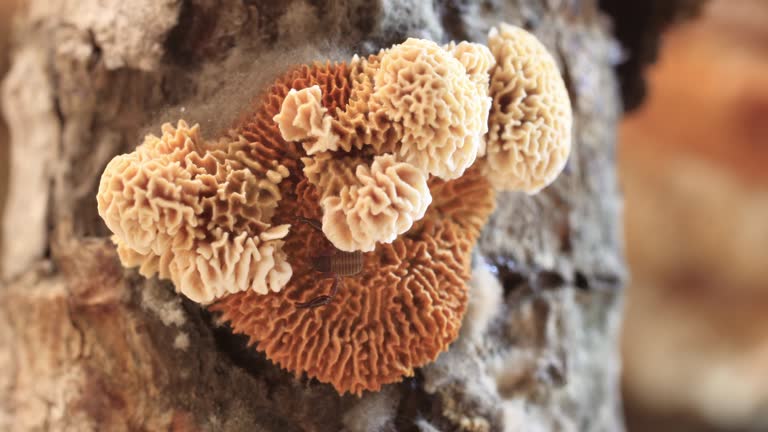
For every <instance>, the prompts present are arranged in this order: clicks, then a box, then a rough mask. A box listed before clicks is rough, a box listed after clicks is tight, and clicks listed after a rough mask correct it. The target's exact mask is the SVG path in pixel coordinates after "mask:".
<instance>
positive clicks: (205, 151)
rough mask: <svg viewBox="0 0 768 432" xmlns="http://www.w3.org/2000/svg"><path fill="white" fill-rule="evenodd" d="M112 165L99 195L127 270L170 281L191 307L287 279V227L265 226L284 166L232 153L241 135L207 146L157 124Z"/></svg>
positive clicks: (188, 133)
mask: <svg viewBox="0 0 768 432" xmlns="http://www.w3.org/2000/svg"><path fill="white" fill-rule="evenodd" d="M162 130H163V134H162V136H161V137H156V136H154V135H148V136H147V137H146V138H145V140H144V143H143V144H142V145H140V146H139V147H138V148H137V149H136V151H134V152H132V153H129V154H125V155H120V156H117V157H115V158H114V159H112V161H110V163H109V164H108V165H107V168H106V169H105V170H104V173H103V175H102V177H101V182H100V184H99V192H98V194H97V202H98V210H99V214H100V215H101V217H102V218H103V219H104V221H105V222H106V224H107V227H109V229H110V230H111V231H112V232H113V233H114V236H113V237H112V240H113V241H114V242H115V244H116V245H117V249H118V254H119V256H120V259H121V261H122V263H123V265H125V266H126V267H139V272H140V273H141V274H142V275H144V276H146V277H151V276H153V275H155V274H157V275H159V277H161V278H164V279H171V280H172V281H173V283H174V286H175V287H176V289H177V290H178V291H179V292H181V293H182V294H184V295H186V296H187V297H189V298H190V299H192V300H194V301H196V302H198V303H202V304H205V303H210V302H211V301H213V300H214V299H216V298H219V297H221V296H223V295H226V294H230V293H233V292H238V291H243V290H248V289H250V290H253V291H254V292H258V293H262V294H264V293H267V292H269V291H279V290H280V289H281V288H282V287H283V286H284V285H285V284H286V283H287V281H288V279H290V277H291V267H290V265H289V264H288V263H287V261H286V257H285V254H284V253H283V252H282V243H283V240H282V238H283V237H285V235H286V234H287V233H288V227H287V226H285V225H283V226H271V225H270V219H271V216H272V214H273V213H274V211H275V209H276V207H277V203H278V201H279V200H280V191H279V189H278V186H277V185H278V184H279V183H280V181H282V179H283V178H284V177H286V176H287V175H288V171H287V170H286V169H285V167H283V166H281V165H279V164H277V163H272V164H270V165H267V166H264V165H262V164H259V163H258V162H256V161H252V160H250V161H249V160H243V159H241V158H240V157H233V155H234V156H239V155H240V154H241V153H242V151H243V148H245V147H247V146H248V143H247V142H246V141H245V140H244V139H242V137H230V138H224V139H221V140H219V141H217V142H210V143H205V142H203V141H202V139H201V138H200V133H199V128H198V126H194V127H191V128H190V127H189V126H188V125H187V124H186V123H185V122H183V121H180V122H179V124H178V126H177V127H175V128H174V127H173V126H171V125H170V124H166V125H163V128H162Z"/></svg>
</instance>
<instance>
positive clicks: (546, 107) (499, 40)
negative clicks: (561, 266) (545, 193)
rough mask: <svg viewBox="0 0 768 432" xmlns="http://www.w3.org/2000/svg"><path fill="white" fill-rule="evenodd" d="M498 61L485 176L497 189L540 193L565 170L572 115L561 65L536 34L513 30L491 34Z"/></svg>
mask: <svg viewBox="0 0 768 432" xmlns="http://www.w3.org/2000/svg"><path fill="white" fill-rule="evenodd" d="M488 47H489V48H490V50H491V52H492V53H493V56H494V57H495V58H496V65H495V66H494V67H493V68H492V69H491V82H490V87H489V92H490V95H491V97H492V98H493V105H492V107H491V113H490V116H489V118H488V134H487V135H486V164H485V169H484V172H485V173H486V175H487V176H488V178H489V179H490V181H491V183H492V184H493V185H494V187H496V188H497V189H502V190H518V191H524V192H527V193H529V194H533V193H536V192H538V191H540V190H541V189H542V188H544V187H546V186H547V185H549V184H550V183H551V182H552V181H554V180H555V178H556V177H557V176H558V174H560V172H561V171H562V169H563V168H564V167H565V163H566V161H567V159H568V155H569V153H570V150H571V125H572V122H573V120H572V117H573V116H572V112H571V103H570V99H569V97H568V91H567V89H566V87H565V83H564V82H563V78H562V76H561V75H560V71H559V70H558V67H557V63H556V62H555V59H554V58H553V57H552V55H551V54H550V53H549V52H548V51H547V49H546V47H545V46H544V45H543V44H542V43H541V42H539V40H538V39H536V37H535V36H533V35H532V34H531V33H528V32H527V31H525V30H523V29H521V28H518V27H514V26H511V25H508V24H501V25H500V26H499V27H498V28H494V29H492V30H491V32H490V34H489V36H488Z"/></svg>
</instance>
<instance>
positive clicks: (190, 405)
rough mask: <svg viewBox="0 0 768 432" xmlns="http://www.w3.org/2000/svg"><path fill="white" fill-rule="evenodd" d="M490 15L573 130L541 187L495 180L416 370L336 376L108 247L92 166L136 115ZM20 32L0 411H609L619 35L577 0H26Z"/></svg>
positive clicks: (559, 416) (316, 415)
mask: <svg viewBox="0 0 768 432" xmlns="http://www.w3.org/2000/svg"><path fill="white" fill-rule="evenodd" d="M502 20H503V21H506V22H509V23H512V24H517V25H522V26H525V27H527V28H528V29H530V30H532V31H534V32H535V33H536V34H537V35H538V36H539V37H540V38H541V40H542V41H543V42H544V43H545V44H546V45H547V46H548V47H550V49H551V50H552V52H553V53H554V54H555V55H556V58H557V59H558V61H559V62H560V63H561V67H562V70H563V72H564V75H565V77H566V80H567V83H568V85H569V87H570V92H571V97H572V100H573V105H574V112H575V119H576V122H575V129H574V134H575V141H574V142H575V150H574V152H573V156H572V158H571V160H570V162H569V165H568V167H567V169H566V172H565V173H564V174H563V175H562V177H561V179H559V180H558V181H557V183H556V184H555V185H554V186H553V187H550V188H548V189H547V190H546V191H544V192H543V193H542V194H540V195H537V196H535V197H528V196H524V195H520V194H507V195H503V196H501V197H500V199H499V206H498V207H499V208H498V211H497V213H496V215H495V216H494V217H493V219H492V221H491V223H490V224H489V226H488V227H487V230H486V233H485V235H484V237H483V239H482V241H481V243H480V246H479V248H478V254H477V257H476V258H477V259H476V263H477V265H476V270H475V273H476V274H475V277H474V279H473V281H472V290H471V296H472V300H471V304H470V309H469V312H468V314H467V317H466V320H465V328H464V329H463V331H462V336H461V337H460V339H459V340H458V341H457V342H456V343H455V344H453V346H452V347H451V349H450V351H449V352H447V353H445V354H443V355H442V356H441V357H440V358H439V359H438V361H437V362H435V363H434V364H432V365H429V366H427V367H425V368H423V369H422V370H420V371H419V372H418V373H417V376H416V377H415V378H411V379H407V380H405V381H404V382H403V383H401V384H397V385H390V386H387V387H386V388H385V389H384V390H383V391H382V392H380V393H377V394H366V395H365V396H364V397H362V398H360V399H358V398H356V397H351V396H350V397H339V396H337V395H336V393H335V392H334V391H333V389H332V388H331V387H330V386H327V385H322V384H319V383H316V382H311V381H307V380H303V381H302V380H296V379H294V378H293V377H292V376H290V375H289V374H287V373H285V372H283V371H281V370H279V369H278V368H277V367H275V366H274V365H272V364H271V363H270V362H269V361H268V360H267V359H266V358H264V357H263V356H261V355H259V354H257V353H255V352H253V351H251V350H249V349H247V348H245V341H244V340H243V339H242V338H240V337H237V336H233V335H231V333H230V332H229V330H228V329H227V328H225V327H219V326H217V325H216V323H215V317H212V316H210V314H208V313H207V312H206V311H205V310H202V309H201V308H200V307H198V306H196V305H194V304H192V303H188V302H185V301H183V300H182V299H181V298H179V297H178V296H176V295H175V294H174V293H173V291H172V289H171V287H169V286H168V284H166V283H160V282H158V281H157V280H145V279H143V278H141V277H139V276H137V275H136V274H135V272H133V271H124V270H123V269H122V268H121V267H120V265H119V263H118V261H117V259H116V255H115V253H114V250H113V246H112V245H111V243H110V242H109V241H108V240H107V234H108V232H107V230H106V228H105V227H104V225H103V224H102V223H101V221H100V219H99V217H98V215H97V213H96V204H95V199H94V197H95V194H96V187H97V183H98V178H99V176H100V174H101V171H102V169H103V168H104V166H105V165H106V163H107V162H108V161H109V159H110V158H111V157H112V156H113V155H115V154H117V153H120V152H126V151H129V150H130V149H132V148H133V147H134V146H135V145H136V144H137V143H138V142H139V141H140V138H141V136H142V135H143V134H144V133H145V132H147V131H148V130H150V129H151V130H152V131H153V132H158V131H159V124H161V123H162V122H164V121H173V120H176V119H178V118H179V117H184V118H186V119H188V120H191V121H197V122H200V123H201V125H202V126H203V129H204V131H207V135H208V136H215V135H216V134H217V133H218V132H220V131H222V130H223V129H224V128H226V126H227V125H228V124H229V122H231V121H232V120H234V118H235V117H236V115H237V114H238V112H239V111H240V110H242V109H244V108H245V107H246V106H247V104H248V102H249V101H250V100H252V99H253V98H254V97H257V96H258V95H259V92H260V91H261V90H262V89H263V88H264V86H265V85H266V84H268V83H269V82H270V81H271V80H272V79H273V78H274V77H275V76H276V75H277V74H279V73H280V72H282V71H283V70H285V68H286V67H288V66H289V65H291V64H294V63H298V62H308V61H311V60H316V59H326V58H345V57H347V56H349V55H351V53H353V52H357V53H361V54H362V53H368V52H371V51H375V50H378V49H379V48H381V47H385V46H389V45H391V44H393V43H397V42H400V41H402V40H404V39H405V37H407V36H418V37H424V38H430V39H433V40H438V41H448V40H450V39H456V40H473V41H481V42H484V41H485V35H486V33H487V31H488V29H489V27H490V26H492V25H495V24H496V23H498V22H499V21H502ZM19 32H20V34H19V35H17V38H16V39H17V40H19V41H21V42H20V43H18V44H17V45H16V46H15V51H14V54H13V64H12V68H11V71H10V72H9V74H8V76H7V78H6V79H5V82H4V85H3V93H2V101H3V108H4V111H5V114H6V117H7V120H8V123H9V126H10V131H11V137H12V149H11V150H12V152H11V175H10V179H11V180H10V183H9V187H8V202H7V205H6V208H7V211H6V214H5V217H4V220H3V235H2V237H1V238H2V239H3V245H2V251H3V259H2V266H1V267H2V269H3V271H4V274H3V280H4V281H5V282H6V283H5V284H4V286H3V287H2V290H0V310H1V312H0V321H1V322H0V347H3V348H2V350H0V371H2V373H0V429H2V428H8V429H14V430H27V429H31V430H34V429H53V430H69V429H72V430H75V429H76V430H134V429H136V430H178V431H182V430H228V431H230V430H249V431H250V430H265V431H293V430H296V431H299V430H310V431H315V430H316V431H336V430H349V431H375V430H421V431H433V430H471V431H496V430H526V431H539V430H540V431H555V430H565V431H571V430H578V431H620V430H622V422H621V416H620V407H619V392H618V370H619V360H618V355H617V342H616V337H617V330H618V323H619V317H620V303H621V291H620V288H621V285H622V283H623V280H624V275H625V270H624V260H623V257H622V253H621V236H620V224H619V213H620V207H621V200H620V197H619V192H618V189H617V182H616V177H615V172H614V170H615V154H614V147H615V134H616V130H615V126H616V123H617V121H618V118H619V115H620V113H621V103H620V98H619V90H618V89H619V88H618V86H617V83H616V79H615V77H614V73H613V70H612V67H613V65H614V64H615V63H616V62H617V61H618V51H619V48H618V44H617V43H616V42H614V40H613V39H612V37H611V35H610V33H609V27H608V24H607V21H606V20H605V19H604V16H603V15H602V14H601V13H600V12H599V10H598V5H597V1H596V0H594V1H551V0H517V1H512V0H511V1H508V2H504V3H502V2H496V1H483V2H470V1H460V0H456V1H438V2H435V3H434V4H433V3H431V2H422V1H419V0H378V1H373V2H371V1H367V0H365V1H363V0H339V1H302V0H296V1H286V2H272V1H235V0H225V1H223V2H214V1H207V0H191V1H181V2H180V1H176V0H161V1H157V0H136V1H133V2H125V1H117V0H106V1H104V0H102V1H95V0H90V1H85V2H83V1H60V2H54V3H51V2H48V1H43V0H32V1H31V2H30V4H29V10H28V11H27V12H26V13H25V17H24V18H23V21H22V25H21V26H20V30H19Z"/></svg>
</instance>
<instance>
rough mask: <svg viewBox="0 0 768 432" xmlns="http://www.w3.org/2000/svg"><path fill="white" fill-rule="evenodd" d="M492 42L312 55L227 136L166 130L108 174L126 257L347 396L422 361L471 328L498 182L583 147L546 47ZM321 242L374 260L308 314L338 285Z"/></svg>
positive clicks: (540, 170) (106, 210)
mask: <svg viewBox="0 0 768 432" xmlns="http://www.w3.org/2000/svg"><path fill="white" fill-rule="evenodd" d="M488 47H489V48H490V49H489V48H487V47H485V46H483V45H480V44H474V43H468V42H461V43H458V44H456V43H450V44H448V45H445V46H440V45H438V44H436V43H434V42H431V41H425V40H419V39H408V40H407V41H405V42H404V43H402V44H399V45H395V46H393V47H391V48H389V49H384V50H382V51H380V52H379V53H378V54H374V55H370V56H368V57H367V58H359V57H357V56H355V57H354V58H353V59H352V60H351V61H350V62H348V63H338V64H330V63H325V64H319V63H318V64H314V65H302V66H299V67H297V68H295V69H293V70H291V71H289V72H288V73H286V74H285V75H284V76H282V77H281V78H279V79H278V80H276V81H275V83H274V84H273V85H272V86H271V87H270V88H269V89H268V91H267V92H266V93H265V94H264V95H263V96H262V97H261V98H260V102H259V104H258V105H256V106H255V107H254V108H253V109H252V110H251V111H249V112H247V113H245V114H244V115H243V116H242V117H241V118H240V119H239V120H238V121H237V122H236V126H235V127H234V128H233V130H232V131H231V132H230V134H229V135H228V136H227V137H225V138H222V139H219V140H212V141H205V140H202V139H201V137H200V133H199V130H198V127H197V126H194V127H189V126H188V125H187V124H185V123H184V122H179V124H178V126H177V127H173V126H170V125H164V126H163V135H162V136H161V137H155V136H151V135H150V136H148V137H147V138H146V139H145V142H144V143H143V144H142V145H140V146H139V147H138V148H137V149H136V151H134V152H133V153H130V154H127V155H121V156H117V157H116V158H115V159H113V161H112V162H110V164H109V165H108V167H107V169H106V170H105V172H104V175H103V176H102V181H101V184H100V188H99V194H98V205H99V213H100V215H101V216H102V217H103V218H104V220H105V221H106V223H107V226H108V227H109V228H110V230H112V232H113V233H114V236H113V241H114V242H115V243H116V245H117V247H118V251H119V254H120V259H121V260H122V262H123V264H124V265H125V266H127V267H134V266H138V267H139V271H140V272H141V274H143V275H145V276H148V277H149V276H152V275H155V274H156V275H158V276H159V277H161V278H168V279H171V280H172V281H173V283H174V286H175V287H176V289H177V290H178V291H179V292H181V293H182V294H184V295H186V296H187V297H189V298H191V299H192V300H195V301H197V302H199V303H202V304H208V303H211V302H213V304H211V305H210V306H209V307H210V309H212V310H213V311H217V312H219V313H220V314H221V317H222V320H223V321H226V322H228V323H229V324H230V325H231V327H232V329H233V330H234V331H235V332H237V333H243V334H245V335H248V337H249V338H250V343H251V344H252V345H254V346H255V347H256V348H257V349H258V350H260V351H263V352H265V353H266V355H267V357H268V358H270V359H271V360H272V361H274V362H275V363H277V364H279V365H280V366H281V367H283V368H285V369H287V370H289V371H292V372H293V373H295V374H296V375H297V376H300V375H302V374H306V375H307V376H309V377H312V378H316V379H318V380H319V381H321V382H327V383H330V384H332V385H333V386H334V387H335V388H336V390H337V391H338V392H339V393H345V392H351V393H354V394H358V395H359V394H361V393H362V392H363V391H365V390H378V389H380V388H381V386H382V385H383V384H386V383H392V382H397V381H399V380H401V379H402V377H403V376H407V375H410V374H412V373H413V370H414V368H416V367H419V366H422V365H424V364H426V363H428V362H430V361H433V360H434V359H435V358H436V357H437V355H438V354H440V353H441V352H443V351H445V350H446V349H447V347H448V345H449V344H450V343H451V342H452V341H453V340H454V339H455V338H456V337H457V336H458V332H459V326H460V323H461V319H462V317H463V314H464V311H465V308H466V304H467V285H466V284H467V280H468V279H469V276H470V263H471V252H472V249H473V247H474V245H475V243H476V241H477V238H478V236H479V235H480V231H481V230H482V228H483V226H484V225H485V223H486V221H487V218H488V217H489V215H490V213H491V212H492V211H493V208H494V205H495V194H496V191H497V190H519V191H523V192H527V193H534V192H536V191H538V190H540V189H541V188H543V187H544V186H546V185H547V184H549V183H550V182H551V181H553V180H554V178H555V177H556V175H557V174H558V173H559V171H560V170H561V169H562V168H563V165H564V163H565V160H566V159H567V156H568V152H569V150H570V133H571V132H570V127H571V112H570V103H569V101H568V94H567V91H566V90H565V85H564V83H563V81H562V78H561V77H560V75H559V73H558V72H557V65H556V63H555V61H554V59H553V58H552V57H551V56H550V55H549V54H547V52H546V50H545V49H544V47H543V45H541V44H540V43H539V42H538V41H537V40H536V39H535V38H534V37H533V36H531V35H530V34H528V33H527V32H525V31H523V30H520V29H517V28H514V27H512V26H507V25H502V26H500V28H498V29H494V30H492V31H491V33H490V38H489V42H488ZM297 220H305V221H306V220H311V221H318V223H319V225H320V226H321V228H322V230H321V231H320V230H317V229H315V228H314V227H313V226H312V224H305V223H296V222H297ZM321 251H331V252H330V255H329V256H330V259H331V260H332V259H333V254H334V253H342V252H341V251H344V252H354V251H356V253H362V259H363V262H362V264H361V268H362V269H361V270H360V271H359V272H358V273H356V274H354V275H353V276H352V277H346V278H345V279H344V280H343V288H342V289H340V290H338V293H337V294H336V295H335V297H334V298H333V301H331V302H330V303H329V304H327V305H325V306H322V307H314V308H298V307H296V305H297V304H308V303H309V302H308V301H310V300H311V299H313V298H317V297H318V296H322V295H323V294H326V293H327V292H328V289H329V286H330V284H331V283H334V281H333V280H329V279H327V278H324V277H323V276H329V275H328V274H325V275H323V274H321V273H318V271H317V270H316V268H317V266H316V263H317V261H318V254H319V253H320V252H321ZM333 251H336V252H333ZM323 253H325V252H323ZM335 276H336V277H338V275H335Z"/></svg>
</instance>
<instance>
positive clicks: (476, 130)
mask: <svg viewBox="0 0 768 432" xmlns="http://www.w3.org/2000/svg"><path fill="white" fill-rule="evenodd" d="M478 52H479V51H473V50H469V49H468V50H466V51H463V52H462V55H463V56H465V57H467V58H466V59H465V61H466V62H468V63H470V64H474V62H472V59H470V58H469V57H471V56H472V55H475V54H477V53H478ZM380 58H381V63H380V66H379V68H378V70H377V71H376V74H375V77H374V84H375V86H374V94H373V99H374V101H376V103H377V104H380V106H381V110H382V112H384V113H385V114H386V115H387V117H388V118H389V119H390V120H392V121H394V122H396V123H398V124H399V125H400V128H401V129H400V130H401V131H402V138H401V144H400V148H399V149H398V151H397V157H398V159H399V160H402V161H404V162H408V163H410V164H412V165H414V166H416V167H417V168H419V169H422V170H424V171H426V172H428V173H429V174H431V175H435V176H438V177H440V178H443V179H454V178H457V177H459V176H461V175H462V174H463V173H464V170H466V169H467V168H468V167H469V166H470V165H472V164H473V163H474V162H475V159H476V157H477V152H478V150H479V149H480V146H481V142H482V136H483V134H484V133H485V131H486V130H487V116H488V105H487V99H488V96H487V95H486V94H482V93H481V91H479V89H478V86H477V85H475V83H474V82H473V81H472V79H471V78H470V75H468V74H467V70H466V69H465V67H464V64H462V62H461V61H459V60H458V59H457V58H456V57H454V56H453V55H452V54H451V53H450V52H449V51H447V50H445V49H443V48H442V47H440V46H439V45H437V44H436V43H434V42H432V41H427V40H422V39H412V38H411V39H408V40H406V41H405V42H403V43H402V44H400V45H395V46H393V47H392V48H390V49H389V50H387V51H385V52H383V53H382V54H381V55H380ZM479 63H482V60H480V61H479Z"/></svg>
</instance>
